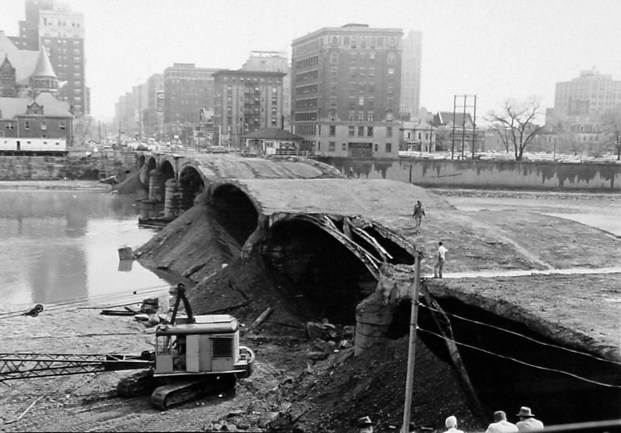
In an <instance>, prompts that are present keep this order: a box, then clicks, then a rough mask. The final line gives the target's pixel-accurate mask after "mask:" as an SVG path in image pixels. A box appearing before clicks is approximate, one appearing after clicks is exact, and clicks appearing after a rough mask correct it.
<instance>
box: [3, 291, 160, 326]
mask: <svg viewBox="0 0 621 433" xmlns="http://www.w3.org/2000/svg"><path fill="white" fill-rule="evenodd" d="M164 287H170V284H165V285H161V286H150V287H145V288H142V289H137V290H134V291H133V292H131V293H128V292H126V291H118V292H112V293H105V294H101V295H95V296H91V297H81V298H76V299H73V300H69V301H60V302H55V303H52V304H48V306H47V308H46V311H54V310H58V309H61V308H63V307H71V306H77V305H79V304H83V303H87V302H89V301H98V302H102V301H103V300H107V301H108V302H111V301H112V300H114V299H119V298H120V299H122V298H124V297H128V296H144V295H150V294H153V293H157V292H160V291H162V289H163V288H164ZM22 315H24V312H23V311H7V312H3V313H0V320H1V319H9V318H12V317H19V316H22Z"/></svg>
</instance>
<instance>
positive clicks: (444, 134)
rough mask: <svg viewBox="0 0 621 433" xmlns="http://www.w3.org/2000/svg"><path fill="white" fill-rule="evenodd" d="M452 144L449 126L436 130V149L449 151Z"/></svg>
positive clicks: (439, 127)
mask: <svg viewBox="0 0 621 433" xmlns="http://www.w3.org/2000/svg"><path fill="white" fill-rule="evenodd" d="M450 142H451V130H450V129H449V128H448V127H447V126H444V125H442V126H438V129H437V130H436V149H441V150H447V149H448V145H449V143H450Z"/></svg>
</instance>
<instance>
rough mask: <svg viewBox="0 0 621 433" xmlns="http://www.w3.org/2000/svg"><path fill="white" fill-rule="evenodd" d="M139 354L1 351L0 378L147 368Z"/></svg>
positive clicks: (147, 359)
mask: <svg viewBox="0 0 621 433" xmlns="http://www.w3.org/2000/svg"><path fill="white" fill-rule="evenodd" d="M152 366H153V361H151V360H150V356H149V355H147V354H142V355H91V354H37V353H0V382H4V381H5V380H12V379H29V378H33V377H48V376H67V375H71V374H85V373H97V372H103V371H116V370H135V369H149V368H151V367H152Z"/></svg>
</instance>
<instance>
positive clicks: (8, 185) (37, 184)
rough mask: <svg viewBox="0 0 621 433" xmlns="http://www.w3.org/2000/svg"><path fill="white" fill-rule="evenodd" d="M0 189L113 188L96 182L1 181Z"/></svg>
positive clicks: (107, 189) (105, 189)
mask: <svg viewBox="0 0 621 433" xmlns="http://www.w3.org/2000/svg"><path fill="white" fill-rule="evenodd" d="M0 189H50V190H77V189H80V190H82V189H92V190H102V191H111V190H112V187H111V186H110V185H107V184H105V183H101V182H99V181H96V180H0Z"/></svg>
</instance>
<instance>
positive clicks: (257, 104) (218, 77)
mask: <svg viewBox="0 0 621 433" xmlns="http://www.w3.org/2000/svg"><path fill="white" fill-rule="evenodd" d="M284 76H285V74H284V73H283V72H271V71H270V72H267V71H245V70H239V71H229V70H220V71H218V72H216V73H215V74H214V79H215V88H216V96H215V109H214V127H215V130H216V140H217V141H216V142H217V143H219V144H221V145H224V146H227V147H228V146H230V147H237V148H240V147H241V145H242V143H243V138H242V137H243V136H244V135H245V134H248V133H250V132H254V131H257V130H259V129H264V128H282V106H283V104H282V99H283V77H284Z"/></svg>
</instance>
